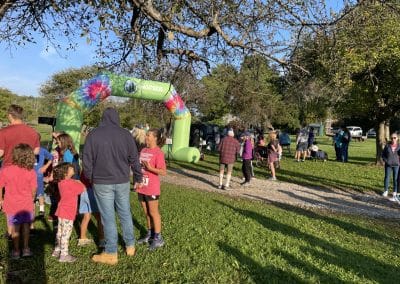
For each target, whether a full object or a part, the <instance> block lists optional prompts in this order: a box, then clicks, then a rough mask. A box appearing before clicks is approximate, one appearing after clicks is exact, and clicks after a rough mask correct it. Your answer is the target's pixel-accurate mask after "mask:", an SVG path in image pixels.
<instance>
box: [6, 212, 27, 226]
mask: <svg viewBox="0 0 400 284" xmlns="http://www.w3.org/2000/svg"><path fill="white" fill-rule="evenodd" d="M32 221H33V212H29V211H21V212H18V213H16V214H7V222H8V225H10V226H12V225H21V224H27V223H32Z"/></svg>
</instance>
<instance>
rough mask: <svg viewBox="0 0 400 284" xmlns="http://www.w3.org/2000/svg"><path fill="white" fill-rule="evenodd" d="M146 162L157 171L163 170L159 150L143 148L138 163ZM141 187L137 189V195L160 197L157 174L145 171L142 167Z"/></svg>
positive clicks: (163, 166) (161, 154)
mask: <svg viewBox="0 0 400 284" xmlns="http://www.w3.org/2000/svg"><path fill="white" fill-rule="evenodd" d="M143 161H148V162H149V163H150V165H151V166H152V167H154V168H157V169H165V168H166V167H165V159H164V153H163V152H162V151H161V149H160V148H158V147H155V148H152V149H150V148H144V149H142V151H140V162H143ZM142 174H143V186H142V187H141V188H138V189H137V192H138V193H141V194H145V195H160V178H159V177H158V175H157V174H155V173H152V172H149V171H147V170H146V169H145V168H144V167H142Z"/></svg>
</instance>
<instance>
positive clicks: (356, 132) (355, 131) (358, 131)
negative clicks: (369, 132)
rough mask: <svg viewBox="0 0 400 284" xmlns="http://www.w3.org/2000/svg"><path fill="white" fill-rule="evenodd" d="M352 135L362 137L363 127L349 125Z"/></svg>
mask: <svg viewBox="0 0 400 284" xmlns="http://www.w3.org/2000/svg"><path fill="white" fill-rule="evenodd" d="M347 129H348V130H349V131H350V135H351V137H362V129H361V127H358V126H347Z"/></svg>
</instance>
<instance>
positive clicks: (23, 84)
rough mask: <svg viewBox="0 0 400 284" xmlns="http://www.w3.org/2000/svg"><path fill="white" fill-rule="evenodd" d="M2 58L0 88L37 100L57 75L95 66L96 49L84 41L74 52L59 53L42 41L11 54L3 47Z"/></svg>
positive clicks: (1, 47) (0, 58) (13, 49)
mask: <svg viewBox="0 0 400 284" xmlns="http://www.w3.org/2000/svg"><path fill="white" fill-rule="evenodd" d="M65 46H66V45H65ZM0 54H1V56H0V87H1V88H6V89H9V90H11V91H12V92H14V93H16V94H17V95H23V96H38V94H39V87H40V85H42V84H43V83H45V82H46V81H47V80H49V79H50V77H51V76H52V75H53V74H54V73H56V72H59V71H62V70H65V69H67V68H77V67H82V66H85V65H90V64H94V63H95V60H94V55H95V51H94V47H93V46H90V45H88V44H87V43H86V40H84V39H82V40H79V45H78V47H77V49H76V50H75V51H62V50H61V51H59V52H57V51H56V50H55V49H54V48H53V47H51V46H48V45H47V43H46V41H45V40H43V39H41V38H38V39H37V43H36V44H29V43H28V44H27V45H26V46H17V47H16V48H12V49H11V50H10V49H8V48H7V46H5V45H4V44H3V43H0Z"/></svg>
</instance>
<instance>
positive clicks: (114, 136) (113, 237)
mask: <svg viewBox="0 0 400 284" xmlns="http://www.w3.org/2000/svg"><path fill="white" fill-rule="evenodd" d="M130 167H131V168H132V171H133V174H134V181H135V183H137V184H138V185H139V187H140V186H141V184H142V172H141V166H140V162H139V155H138V151H137V148H136V143H135V140H134V139H133V137H132V135H131V133H130V132H129V131H128V130H126V129H124V128H122V127H121V126H120V119H119V115H118V112H117V111H116V110H115V109H114V108H107V109H105V110H104V113H103V116H102V120H101V122H100V125H99V127H97V128H96V129H94V130H92V131H91V132H90V133H89V135H88V136H87V138H86V142H85V146H84V150H83V171H84V173H85V175H86V177H87V178H88V179H89V180H90V181H91V183H92V184H93V189H94V193H95V197H96V201H97V205H98V207H99V211H100V215H101V220H102V223H103V228H104V238H105V249H104V252H102V253H101V254H96V255H94V256H93V257H92V260H93V261H94V262H99V263H105V264H109V265H114V264H117V263H118V255H117V247H118V231H117V224H116V221H115V210H116V211H117V213H118V216H119V219H120V223H121V228H122V236H123V239H124V242H125V252H126V254H127V255H128V256H133V255H134V254H135V246H134V245H135V237H134V232H133V230H134V228H133V222H132V213H131V207H130V199H129V192H130V182H129V174H130ZM114 208H115V209H114Z"/></svg>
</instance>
